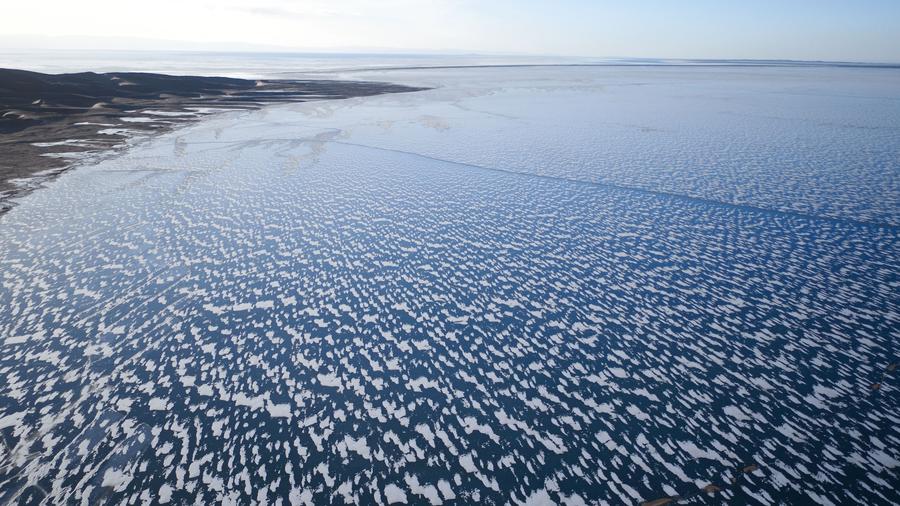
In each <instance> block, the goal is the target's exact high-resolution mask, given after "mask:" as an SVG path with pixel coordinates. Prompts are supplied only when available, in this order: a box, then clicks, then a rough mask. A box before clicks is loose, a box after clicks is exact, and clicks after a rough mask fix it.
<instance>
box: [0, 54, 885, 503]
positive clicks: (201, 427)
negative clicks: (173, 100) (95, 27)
mask: <svg viewBox="0 0 900 506" xmlns="http://www.w3.org/2000/svg"><path fill="white" fill-rule="evenodd" d="M573 72H574V71H573ZM682 72H688V71H686V70H682ZM578 76H579V75H578V74H577V73H576V74H574V75H573V76H572V79H577V78H578ZM486 83H487V84H485V86H488V84H489V80H486ZM426 93H436V94H438V95H437V96H438V97H439V96H440V94H441V93H448V91H447V90H436V91H434V92H426ZM518 93H525V92H524V91H520V92H518ZM543 93H544V91H542V90H540V89H538V90H534V91H532V92H531V95H529V97H530V98H529V100H532V101H539V100H540V97H541V96H542V94H543ZM573 93H574V94H575V96H574V97H573V100H574V99H579V100H590V99H591V97H592V96H593V95H592V94H591V93H589V92H582V95H578V94H577V93H576V92H573ZM672 93H675V91H672ZM498 97H499V98H498V100H500V99H502V98H503V95H502V94H501V95H498ZM418 100H421V101H425V103H424V105H422V106H421V107H424V108H426V109H427V106H428V102H427V100H428V99H427V97H426V98H415V97H412V96H410V97H403V98H397V97H388V98H384V97H382V98H377V99H367V100H364V101H353V102H348V103H345V104H343V105H341V104H337V103H334V104H331V105H323V104H318V105H313V104H308V105H305V106H303V107H299V108H292V107H279V108H272V109H266V110H263V111H260V112H255V113H242V114H239V115H233V116H226V117H222V118H217V119H212V120H208V121H206V122H204V123H201V124H198V125H196V126H193V127H191V128H189V129H185V130H181V131H177V132H174V133H172V134H167V135H166V136H163V137H160V138H158V139H156V140H154V141H153V142H151V143H148V144H146V145H143V146H138V147H136V148H134V149H132V150H131V151H129V152H128V153H126V154H125V155H123V156H120V157H118V158H115V159H111V160H108V161H105V162H102V163H99V164H97V165H95V166H91V167H83V168H81V169H79V170H76V171H73V172H70V173H68V174H66V175H64V176H63V177H61V178H60V179H59V180H58V181H56V182H55V183H54V184H52V185H50V186H49V187H48V188H46V189H44V190H42V191H39V192H35V193H33V194H31V195H29V196H28V197H27V198H25V199H23V200H22V202H21V203H20V204H19V205H18V206H17V207H15V208H14V209H13V210H11V211H10V212H9V213H7V214H6V215H5V216H3V217H2V218H0V306H2V307H3V308H5V309H4V311H3V312H2V313H0V351H2V353H0V378H2V379H3V381H2V382H0V435H2V438H3V441H4V444H5V447H4V448H0V450H2V451H3V452H4V453H3V454H2V455H0V466H2V467H0V498H2V499H4V500H9V499H12V498H16V500H18V501H20V502H22V503H28V502H40V501H42V500H43V501H46V503H48V504H56V503H60V502H65V501H71V502H73V503H78V504H99V503H102V502H104V501H107V502H114V503H123V504H124V503H128V504H166V503H171V504H193V503H225V504H249V503H256V504H328V503H336V504H341V503H347V504H398V503H409V504H475V503H483V504H507V503H510V504H531V505H536V504H566V505H579V504H621V503H638V502H640V501H643V500H649V499H653V498H655V497H661V496H673V495H683V494H686V493H691V492H693V491H695V490H697V489H698V488H700V487H704V486H705V485H706V484H708V483H711V482H714V481H717V480H721V479H722V476H731V474H732V473H733V472H734V470H735V469H738V468H740V467H742V466H746V465H747V464H749V463H756V464H758V466H759V469H758V470H756V471H755V472H753V473H749V474H748V475H747V476H746V477H743V478H742V480H741V482H740V483H739V484H738V486H735V487H733V488H729V489H727V490H724V491H722V492H720V493H719V495H718V497H717V498H716V499H723V498H724V500H727V501H731V502H732V503H735V504H738V503H742V504H743V503H746V504H783V503H793V504H797V503H804V502H816V503H821V504H879V503H885V504H887V503H890V502H892V501H896V500H897V498H898V496H897V492H896V490H897V485H898V478H897V476H898V475H897V473H898V472H900V468H898V466H900V462H898V459H900V451H898V448H900V429H898V421H900V415H898V412H900V411H898V408H900V396H898V395H897V391H898V390H897V383H896V381H893V382H892V380H891V378H890V377H887V378H885V379H884V382H883V384H882V386H881V388H879V389H872V387H871V386H872V383H874V382H875V381H877V380H879V379H881V378H883V373H884V371H885V367H886V366H888V365H889V364H890V363H891V361H892V360H896V358H895V357H896V356H897V352H898V350H897V342H896V341H897V338H898V335H897V334H898V330H897V329H898V328H900V309H898V308H900V301H898V295H897V294H898V270H897V265H898V263H897V260H898V258H900V242H898V240H900V236H898V232H897V229H896V227H895V226H893V225H891V223H888V222H891V220H892V219H893V218H891V219H885V220H882V221H881V222H875V223H869V222H868V221H867V220H869V218H872V219H874V217H876V215H877V216H881V217H882V218H884V217H885V216H893V217H896V216H897V212H898V209H897V208H896V207H894V208H890V209H888V211H889V212H888V213H887V214H885V212H881V211H878V212H880V213H881V214H878V213H876V211H872V213H874V214H870V215H866V216H864V218H866V219H859V220H851V219H833V218H834V217H832V216H830V215H829V216H824V217H821V216H817V215H810V214H804V213H799V212H793V211H790V210H787V211H786V210H784V209H781V208H780V207H777V206H776V207H773V208H766V207H764V206H762V205H761V204H760V203H759V202H757V204H758V205H754V206H744V207H742V206H738V205H734V204H733V203H730V202H725V203H717V202H712V201H710V200H708V199H707V200H704V199H698V198H693V197H690V196H688V197H690V198H686V197H685V196H682V195H668V194H664V193H660V192H656V193H653V192H646V191H635V190H633V189H628V188H618V187H615V186H610V185H604V184H596V183H595V182H592V181H590V180H583V179H579V178H558V177H540V175H536V173H537V172H538V171H539V170H540V166H539V164H535V165H532V166H531V167H532V169H533V170H532V171H530V172H527V173H510V172H507V171H503V170H495V169H497V168H501V169H503V167H499V166H498V164H491V163H488V161H486V160H484V159H480V160H478V163H467V162H465V161H453V158H454V156H455V155H454V153H450V152H448V153H443V154H438V153H435V152H433V150H437V149H439V147H435V145H434V144H430V143H423V146H424V147H423V148H422V150H420V151H419V152H416V151H415V150H414V149H411V148H410V147H409V146H406V147H405V148H404V149H399V148H398V147H397V146H393V145H390V144H391V143H390V142H387V141H386V140H390V139H393V137H391V135H390V134H389V133H384V134H380V135H379V136H376V135H375V134H374V133H373V132H374V131H375V130H377V129H379V128H381V129H384V130H386V131H387V130H390V129H391V128H400V127H399V126H398V125H400V124H401V123H402V122H403V121H406V123H402V124H403V125H405V126H402V128H403V129H402V130H401V131H408V130H409V129H411V128H412V127H410V126H409V125H412V124H414V123H417V122H418V123H419V125H420V127H419V128H420V129H421V131H419V130H414V131H415V132H419V133H418V134H417V135H421V136H423V137H425V138H427V137H428V136H430V135H432V134H431V133H430V132H431V131H432V130H434V126H435V125H437V124H438V123H436V121H437V120H435V119H433V118H432V119H431V120H429V124H423V123H422V122H421V121H420V120H421V117H420V113H421V111H417V109H416V108H415V107H411V106H410V101H413V103H416V102H415V101H418ZM435 100H437V99H435ZM479 100H488V99H486V98H485V99H479ZM527 103H529V102H528V101H523V102H520V103H519V104H518V106H519V107H525V106H526V105H527ZM392 108H393V109H400V110H402V111H407V110H409V111H413V112H404V113H402V114H401V113H400V112H397V110H394V112H393V116H392V117H393V118H394V120H395V121H397V122H400V123H397V124H394V125H391V126H384V125H381V126H379V125H375V124H372V123H368V122H367V120H366V118H367V117H369V116H377V115H378V114H380V112H383V111H386V110H391V109H392ZM403 114H408V115H409V117H407V118H404V117H403ZM457 114H458V115H459V118H457V119H455V120H453V121H456V122H460V121H462V119H464V118H465V117H466V115H470V116H471V117H472V118H473V120H472V125H473V127H472V128H476V129H477V128H479V127H483V128H484V129H485V134H486V135H487V134H488V133H489V131H490V128H492V127H491V124H488V125H484V123H481V122H478V121H476V118H480V117H481V116H482V113H481V112H472V111H466V110H464V109H458V112H457ZM314 116H318V117H319V119H316V120H315V121H314V120H313V119H311V118H313V117H314ZM388 116H389V117H391V116H390V114H388ZM329 118H331V121H332V123H333V124H334V125H335V126H334V127H333V128H331V129H327V128H319V125H318V123H319V122H325V123H327V122H328V121H329ZM501 120H502V121H504V122H507V123H508V124H510V125H511V127H514V125H515V124H516V121H517V120H515V119H503V118H500V119H497V121H501ZM353 121H357V124H356V127H353V125H354V123H353ZM492 121H493V120H492ZM560 121H561V122H562V121H563V120H562V119H561V120H560ZM772 121H773V122H776V120H772ZM776 123H777V122H776ZM554 128H555V129H556V130H555V132H556V133H557V134H559V135H565V125H564V124H562V123H561V124H558V125H556V126H555V127H554ZM426 130H427V132H426ZM441 131H442V132H443V134H441V135H451V136H452V135H460V136H461V137H458V140H459V139H465V138H466V137H467V136H468V135H469V133H463V134H457V133H455V132H454V128H449V129H448V130H441ZM423 132H424V133H423ZM411 135H412V134H411ZM401 137H402V138H403V139H401V140H397V141H396V142H397V143H401V142H407V143H410V142H412V141H410V140H409V139H414V137H409V136H401ZM404 139H405V140H404ZM382 141H384V142H383V144H381V145H378V142H382ZM507 141H508V140H507V139H504V140H503V142H507ZM391 142H394V141H391ZM548 142H549V146H552V145H553V142H552V141H548ZM449 144H452V143H448V145H449ZM643 147H645V146H635V148H634V149H635V150H636V153H637V154H639V153H640V149H642V148H643ZM538 148H539V146H536V149H538ZM893 148H896V145H894V146H893ZM893 148H892V149H893ZM546 149H552V148H551V147H547V148H546ZM685 149H690V147H689V146H687V147H685ZM429 150H431V151H429ZM438 155H440V156H438ZM497 156H498V157H502V156H504V155H503V154H502V153H499V154H497ZM636 156H637V155H636ZM697 156H702V155H697ZM516 163H519V162H516ZM574 163H575V162H573V164H574ZM710 183H711V184H713V183H716V182H715V181H711V182H710ZM718 183H722V182H721V181H719V182H718ZM722 184H725V183H722ZM784 191H785V192H787V191H788V189H787V188H785V189H784ZM848 191H849V190H848ZM805 195H807V196H810V195H813V194H812V193H807V194H805ZM848 195H849V194H848ZM773 198H775V197H773ZM778 198H781V197H778ZM809 198H811V199H812V198H813V197H809ZM848 198H849V197H848ZM856 203H857V204H859V202H856ZM888 204H890V203H887V204H885V205H888ZM860 205H863V204H860ZM850 208H851V207H846V208H842V209H850ZM871 209H875V208H871ZM841 212H842V213H843V212H845V211H841ZM840 216H841V217H843V218H847V216H846V215H844V214H841V215H840Z"/></svg>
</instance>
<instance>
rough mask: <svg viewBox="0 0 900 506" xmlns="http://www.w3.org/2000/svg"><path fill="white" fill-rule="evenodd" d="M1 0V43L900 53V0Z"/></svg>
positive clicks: (893, 57)
mask: <svg viewBox="0 0 900 506" xmlns="http://www.w3.org/2000/svg"><path fill="white" fill-rule="evenodd" d="M4 4H5V5H4V6H3V18H4V22H3V23H2V24H0V48H9V47H72V48H73V49H74V48H79V49H95V48H96V49H99V48H103V49H114V48H122V49H187V50H190V49H237V50H241V49H246V50H259V49H274V50H300V51H341V50H345V51H346V50H350V51H384V50H392V51H406V52H419V51H449V52H478V53H518V54H537V55H566V56H588V57H658V58H753V59H773V58H778V59H804V60H843V61H870V62H892V63H900V0H846V1H845V0H780V1H775V0H630V1H629V0H621V1H612V0H556V1H553V0H543V1H539V0H378V1H375V0H215V1H214V0H152V1H148V0H78V1H73V0H29V1H18V0H9V1H7V2H4ZM78 46H83V47H78ZM88 46H90V47H88Z"/></svg>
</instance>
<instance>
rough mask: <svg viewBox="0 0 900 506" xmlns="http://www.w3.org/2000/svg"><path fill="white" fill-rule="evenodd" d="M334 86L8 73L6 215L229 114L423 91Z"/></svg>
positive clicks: (1, 122) (3, 111)
mask: <svg viewBox="0 0 900 506" xmlns="http://www.w3.org/2000/svg"><path fill="white" fill-rule="evenodd" d="M419 90H421V88H413V87H408V86H402V85H395V84H388V83H377V82H360V81H328V80H304V81H300V80H258V81H254V80H247V79H233V78H224V77H196V76H170V75H164V74H149V73H136V72H112V73H104V74H98V73H93V72H82V73H75V74H42V73H38V72H29V71H24V70H13V69H0V213H3V212H5V211H7V210H8V209H10V208H11V207H12V206H13V202H12V199H13V198H14V197H18V196H21V195H23V194H24V193H27V192H29V191H31V190H32V189H34V188H36V187H39V186H40V184H41V183H43V182H44V181H46V180H47V179H49V178H52V177H54V176H56V175H58V174H59V173H61V172H63V171H65V170H66V169H68V168H69V167H71V166H72V164H73V162H74V161H75V160H77V159H78V158H79V157H82V156H84V155H86V154H91V153H100V152H103V151H107V150H109V149H111V148H114V147H117V146H121V145H123V143H124V142H125V141H126V140H127V139H128V138H131V137H133V136H134V135H135V134H141V133H143V134H147V133H157V132H164V131H167V130H170V129H172V128H174V127H177V126H179V125H183V124H185V123H188V122H193V121H196V120H198V119H200V118H202V117H203V116H206V115H208V114H211V113H215V112H222V111H227V110H241V109H245V110H249V109H258V108H260V107H262V106H264V105H268V104H275V103H287V102H305V101H309V100H332V99H342V98H350V97H361V96H371V95H380V94H384V93H404V92H411V91H419Z"/></svg>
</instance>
